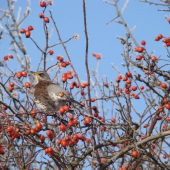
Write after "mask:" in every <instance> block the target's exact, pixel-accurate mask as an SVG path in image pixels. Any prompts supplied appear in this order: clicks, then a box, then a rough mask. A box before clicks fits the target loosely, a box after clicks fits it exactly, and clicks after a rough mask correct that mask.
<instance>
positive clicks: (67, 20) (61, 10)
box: [0, 0, 169, 80]
mask: <svg viewBox="0 0 170 170" xmlns="http://www.w3.org/2000/svg"><path fill="white" fill-rule="evenodd" d="M26 2H27V1H26V0H25V1H21V0H18V1H17V2H16V3H15V13H16V11H17V9H18V7H21V8H22V11H21V14H22V12H24V9H25V8H26ZM121 2H123V1H121ZM86 3H87V26H88V35H89V68H90V70H92V69H94V67H95V63H96V59H95V58H93V57H92V53H93V52H96V53H101V54H102V60H101V62H100V66H99V77H101V76H102V75H107V76H109V78H110V79H112V80H113V79H115V78H116V76H117V75H116V72H115V71H114V70H113V69H112V68H111V66H110V63H114V65H116V66H118V67H119V69H121V70H122V67H121V66H120V63H121V62H122V57H121V55H120V54H121V53H122V46H121V44H120V42H119V40H117V39H116V36H122V37H125V33H126V31H125V29H124V27H123V26H122V25H120V24H117V23H113V22H112V23H110V24H109V25H106V23H107V22H108V21H110V20H111V19H113V18H114V17H115V16H116V13H115V9H114V7H113V6H111V5H109V4H106V3H104V2H102V1H100V0H94V1H90V0H87V2H86ZM54 4H55V5H54V6H50V7H48V9H47V10H46V13H45V14H46V16H48V17H49V12H48V10H49V9H50V10H51V11H52V12H53V16H54V18H55V21H56V23H57V26H58V28H59V30H60V34H61V37H62V39H63V41H64V40H67V39H68V38H70V37H71V36H73V35H74V34H75V33H77V34H79V35H80V39H79V41H76V40H74V39H73V40H72V41H70V42H69V43H67V45H66V46H67V49H68V51H69V54H70V56H71V58H72V61H73V64H74V66H75V68H76V70H77V71H78V73H79V75H80V79H84V80H85V79H86V75H85V65H84V56H85V37H84V32H83V31H84V26H83V10H82V1H81V0H70V1H67V0H57V1H54ZM122 5H123V3H122V4H121V3H120V5H119V8H120V7H122ZM0 6H1V8H2V9H6V3H4V1H3V2H2V1H1V2H0ZM30 7H31V13H30V15H29V16H28V17H27V19H26V20H25V22H24V23H23V24H22V26H21V27H20V28H27V26H29V25H32V26H33V27H34V29H35V30H34V31H32V37H33V38H34V40H35V41H36V42H37V43H38V44H39V46H40V47H41V48H42V49H44V45H45V41H44V40H45V39H44V33H43V28H42V20H41V19H39V17H38V15H39V13H41V11H42V8H41V7H40V6H39V1H31V6H30ZM165 14H166V13H165V12H157V7H156V6H153V5H152V6H149V5H148V4H146V3H140V2H138V1H136V0H130V1H129V3H128V4H127V8H126V9H125V10H124V13H123V16H124V18H125V21H126V23H128V25H129V27H130V28H133V27H134V26H136V29H135V30H134V31H133V35H134V37H135V38H136V41H137V42H138V43H140V41H141V40H142V39H145V40H146V42H147V49H148V51H151V50H155V55H161V54H163V53H164V52H166V50H165V49H164V48H163V47H162V45H161V43H160V42H155V41H154V39H155V37H156V36H157V35H158V34H159V33H162V34H163V35H164V34H165V35H166V36H168V30H169V24H168V22H167V21H166V19H165V18H164V16H165ZM48 25H49V30H50V29H53V35H52V38H51V40H50V43H49V44H54V43H56V42H59V41H58V37H57V34H56V32H55V29H54V26H53V24H52V21H51V20H50V23H49V24H48ZM22 38H23V42H24V45H25V47H26V49H27V51H28V54H29V56H30V57H31V59H32V66H33V70H35V69H36V67H37V64H36V63H37V62H38V61H39V59H40V56H41V52H40V51H39V50H38V49H37V48H36V47H35V45H34V44H33V43H32V42H31V40H30V39H26V38H25V36H24V35H22ZM8 43H9V41H8V39H7V36H5V38H4V39H3V40H1V49H3V50H1V58H2V57H3V56H4V55H5V54H9V53H10V52H9V45H8ZM157 49H159V50H157ZM53 50H54V55H53V57H52V58H53V59H54V61H55V57H56V56H57V55H58V54H60V55H62V56H63V57H64V58H66V55H65V53H64V51H63V48H62V47H61V46H56V47H54V48H53ZM50 57H51V56H50ZM14 61H15V60H14ZM51 63H52V62H51ZM51 63H49V65H50V64H51ZM103 68H107V69H103ZM122 71H123V72H124V70H122Z"/></svg>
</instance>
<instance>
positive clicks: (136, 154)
mask: <svg viewBox="0 0 170 170" xmlns="http://www.w3.org/2000/svg"><path fill="white" fill-rule="evenodd" d="M132 156H133V157H135V158H136V157H137V156H138V152H137V151H136V150H134V151H132Z"/></svg>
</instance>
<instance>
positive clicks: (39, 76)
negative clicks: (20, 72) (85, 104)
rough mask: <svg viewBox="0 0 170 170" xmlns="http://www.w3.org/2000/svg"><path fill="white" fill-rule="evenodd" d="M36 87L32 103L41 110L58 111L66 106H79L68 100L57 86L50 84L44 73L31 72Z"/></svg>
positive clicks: (63, 91)
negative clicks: (69, 104) (70, 104)
mask: <svg viewBox="0 0 170 170" xmlns="http://www.w3.org/2000/svg"><path fill="white" fill-rule="evenodd" d="M31 73H32V74H34V76H35V80H36V85H35V86H34V102H35V104H36V105H37V106H38V107H39V108H40V109H42V110H45V111H59V109H60V108H61V107H62V106H64V105H66V104H68V103H72V102H73V103H76V104H78V105H80V106H81V104H80V103H79V102H77V101H75V100H74V99H72V98H70V96H69V95H68V94H67V92H66V91H65V90H64V89H63V88H62V87H60V86H59V85H58V84H55V83H53V82H51V79H50V76H49V75H48V74H47V72H45V71H38V72H33V71H31Z"/></svg>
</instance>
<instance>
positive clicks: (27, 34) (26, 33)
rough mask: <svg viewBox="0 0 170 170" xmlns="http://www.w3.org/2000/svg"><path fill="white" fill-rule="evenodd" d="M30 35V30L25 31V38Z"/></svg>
mask: <svg viewBox="0 0 170 170" xmlns="http://www.w3.org/2000/svg"><path fill="white" fill-rule="evenodd" d="M30 35H31V32H30V31H29V30H28V31H26V32H25V36H26V38H29V37H30Z"/></svg>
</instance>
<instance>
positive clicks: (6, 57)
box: [4, 54, 14, 61]
mask: <svg viewBox="0 0 170 170" xmlns="http://www.w3.org/2000/svg"><path fill="white" fill-rule="evenodd" d="M8 58H10V59H13V58H14V57H13V55H12V54H9V55H5V56H4V60H5V61H6V60H8Z"/></svg>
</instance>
